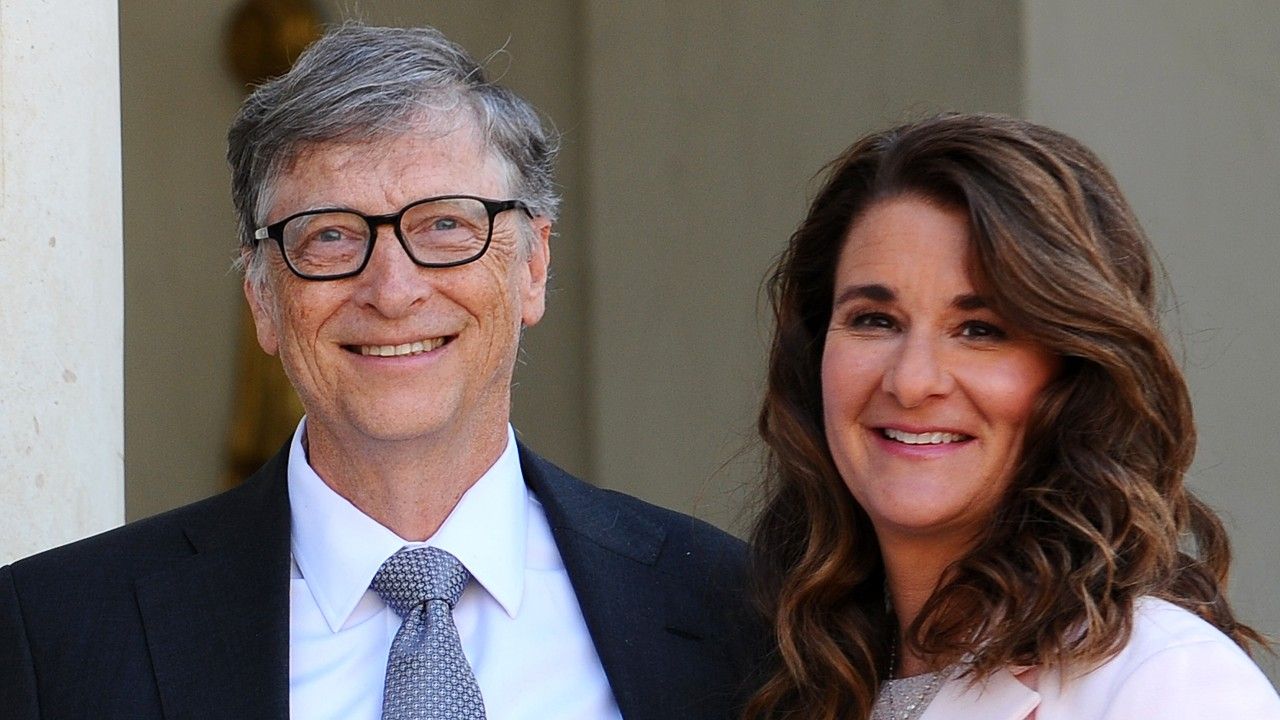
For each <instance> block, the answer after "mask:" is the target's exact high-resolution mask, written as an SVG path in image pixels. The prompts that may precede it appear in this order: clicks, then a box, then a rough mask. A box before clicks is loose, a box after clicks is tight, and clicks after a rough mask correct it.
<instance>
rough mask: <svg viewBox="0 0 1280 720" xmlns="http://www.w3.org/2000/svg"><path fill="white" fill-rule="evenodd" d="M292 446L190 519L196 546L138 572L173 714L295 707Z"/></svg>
mask: <svg viewBox="0 0 1280 720" xmlns="http://www.w3.org/2000/svg"><path fill="white" fill-rule="evenodd" d="M286 454H287V446H286V450H282V451H281V452H280V453H279V454H277V456H276V457H275V458H273V459H272V461H271V462H269V463H268V464H267V465H266V466H264V467H263V469H262V470H259V471H258V473H256V474H255V475H254V476H253V477H252V478H250V479H249V480H248V481H246V483H245V485H244V486H242V487H241V488H239V489H237V490H235V491H232V492H231V493H228V494H227V495H225V496H222V497H220V498H217V499H215V500H214V501H211V503H213V504H212V505H211V510H210V512H207V513H205V514H203V515H200V516H197V518H196V519H195V520H193V521H192V522H190V523H189V524H188V525H187V526H186V527H185V532H186V536H187V540H188V541H189V542H190V544H191V547H192V550H193V553H192V555H190V556H189V557H186V558H183V559H181V560H179V561H176V562H175V563H173V564H172V565H171V566H170V567H169V568H168V569H166V570H163V571H161V572H158V573H155V574H153V575H149V576H147V577H145V578H142V579H140V580H139V581H138V582H137V596H138V606H139V609H140V611H141V613H142V621H143V627H144V630H145V633H146V638H147V644H148V647H149V649H150V651H151V657H152V663H153V667H154V670H155V676H156V683H157V685H158V687H159V689H160V697H161V703H162V705H163V707H164V713H165V716H166V717H168V718H204V717H207V718H229V717H234V718H244V719H258V718H261V719H263V720H266V719H268V718H270V719H273V720H284V719H285V718H287V717H288V714H289V524H290V521H289V499H288V492H287V489H286V488H287V486H286V482H285V468H286V467H287V463H286V461H285V457H286Z"/></svg>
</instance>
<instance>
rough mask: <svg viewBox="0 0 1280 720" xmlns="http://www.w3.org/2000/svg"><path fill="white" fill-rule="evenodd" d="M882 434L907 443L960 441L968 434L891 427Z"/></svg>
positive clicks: (931, 443) (926, 443)
mask: <svg viewBox="0 0 1280 720" xmlns="http://www.w3.org/2000/svg"><path fill="white" fill-rule="evenodd" d="M883 432H884V436H885V437H887V438H889V439H890V440H897V441H898V442H900V443H906V444H907V445H942V444H945V443H953V442H960V441H961V440H965V439H967V438H968V437H969V436H968V435H960V434H958V433H949V432H931V433H928V432H927V433H909V432H903V431H902V430H894V429H892V428H885V429H884V431H883Z"/></svg>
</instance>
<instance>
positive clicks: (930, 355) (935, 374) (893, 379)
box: [881, 335, 955, 407]
mask: <svg viewBox="0 0 1280 720" xmlns="http://www.w3.org/2000/svg"><path fill="white" fill-rule="evenodd" d="M954 386H955V380H954V378H953V377H952V376H951V373H950V371H949V370H948V368H947V367H946V363H945V360H944V357H943V349H942V348H941V347H940V341H938V340H936V339H933V338H929V337H925V336H910V335H908V336H904V337H903V340H902V343H901V344H900V345H899V347H898V351H897V352H896V353H894V354H893V356H891V358H890V361H889V366H888V367H887V368H885V372H884V377H883V379H882V383H881V388H882V389H883V390H884V391H885V392H886V393H888V394H890V395H892V396H893V397H894V398H896V399H897V401H898V403H899V404H901V405H902V406H903V407H916V406H917V405H920V404H921V403H923V402H925V401H926V400H928V399H929V398H932V397H942V396H945V395H947V394H948V393H950V392H951V390H952V389H953V388H954Z"/></svg>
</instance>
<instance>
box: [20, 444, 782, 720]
mask: <svg viewBox="0 0 1280 720" xmlns="http://www.w3.org/2000/svg"><path fill="white" fill-rule="evenodd" d="M287 452H288V447H287V446H286V448H285V449H284V450H282V451H281V452H280V453H279V454H277V455H276V457H275V458H273V459H272V460H271V461H270V462H268V463H267V464H266V465H265V466H263V468H262V469H261V470H259V471H258V472H257V473H255V474H254V475H253V477H251V478H250V479H249V480H248V481H246V482H245V484H244V485H242V486H240V487H239V488H236V489H234V490H231V491H229V492H226V493H223V494H221V495H219V496H217V497H213V498H210V499H208V500H205V501H203V502H199V503H196V504H194V505H190V506H187V507H184V508H179V509H177V510H174V511H171V512H168V513H165V514H163V515H158V516H156V517H153V518H149V519H147V520H142V521H139V522H136V523H132V524H129V525H126V526H125V527H122V528H119V529H116V530H113V531H110V532H107V533H104V534H102V535H98V536H96V537H93V538H89V539H87V540H82V541H80V542H77V543H74V544H71V545H67V546H65V547H62V548H58V549H55V550H50V551H48V552H45V553H42V554H40V555H36V556H34V557H31V558H28V559H26V560H22V561H20V562H17V563H14V564H13V565H12V566H9V567H4V568H0V716H2V717H4V718H13V719H14V720H35V719H36V718H41V719H42V720H64V719H66V720H71V719H73V718H77V719H78V718H93V719H94V720H111V719H115V718H119V719H121V720H124V719H126V718H127V719H128V720H146V719H149V718H166V719H168V720H178V719H179V718H182V719H186V718H228V719H230V718H235V719H236V720H253V719H256V718H274V719H279V720H283V719H284V718H287V717H288V707H289V682H288V680H289V675H288V661H289V660H288V658H289V591H288V585H289V525H290V522H289V498H288V493H287V490H286V482H285V475H286V472H285V469H286V467H287V462H286V457H287ZM520 463H521V468H522V470H523V471H524V476H525V480H526V482H527V483H528V485H529V487H530V489H532V490H533V492H534V493H535V495H536V496H537V497H538V499H539V501H540V502H541V503H542V506H543V508H544V509H545V511H546V514H547V519H548V521H549V522H550V525H551V530H552V533H553V534H554V536H555V540H556V544H557V545H558V546H559V549H560V554H561V556H562V557H563V558H564V564H565V567H566V569H567V570H568V573H569V578H570V580H571V582H572V583H573V587H574V590H575V591H576V592H577V595H578V602H579V603H580V605H581V606H582V612H583V615H584V616H585V617H586V621H587V627H588V629H589V630H590V632H591V636H592V639H593V641H594V642H595V645H596V649H597V651H598V652H599V655H600V660H601V663H602V664H603V665H604V670H605V674H606V675H607V676H608V678H609V683H610V685H611V686H612V688H613V693H614V696H615V697H616V698H617V701H618V707H619V708H620V709H621V710H622V715H623V717H624V718H626V719H627V720H642V719H652V720H672V719H673V718H699V719H700V718H707V719H708V720H709V719H712V718H715V719H716V720H724V719H727V718H730V717H733V715H734V712H735V709H736V708H735V705H737V704H738V703H739V702H740V700H741V695H740V694H739V693H740V691H742V690H744V689H746V688H745V685H744V680H745V678H747V677H748V676H749V673H750V672H751V671H752V670H753V668H754V666H755V662H756V661H755V659H754V657H755V655H756V654H757V651H756V648H759V647H761V645H760V637H761V635H760V632H761V631H760V630H759V627H760V626H759V625H758V624H757V621H755V620H753V619H752V618H751V615H750V614H749V613H748V612H747V611H746V610H745V600H744V598H745V597H746V593H745V592H744V590H743V578H744V574H745V573H744V565H745V557H744V551H743V547H742V544H741V543H740V542H739V541H737V540H735V539H733V538H731V537H729V536H728V535H726V534H724V533H722V532H720V531H718V530H716V529H714V528H712V527H711V526H709V525H707V524H705V523H702V522H700V521H698V520H694V519H692V518H689V517H686V516H683V515H680V514H677V513H673V512H670V511H668V510H663V509H661V508H657V507H654V506H652V505H648V504H646V503H643V502H641V501H639V500H636V499H634V498H631V497H627V496H625V495H621V494H618V493H614V492H609V491H606V490H601V489H599V488H595V487H592V486H590V485H587V484H585V483H583V482H581V481H579V480H577V479H576V478H573V477H571V476H570V475H568V474H567V473H565V472H564V471H562V470H560V469H559V468H557V467H555V466H554V465H552V464H550V463H548V462H546V461H545V460H542V459H541V458H539V457H537V456H536V455H534V454H533V453H531V452H529V451H528V450H526V449H525V448H523V447H522V448H520ZM536 662H537V658H536V657H531V658H530V663H531V664H532V663H536Z"/></svg>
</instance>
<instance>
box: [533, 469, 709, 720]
mask: <svg viewBox="0 0 1280 720" xmlns="http://www.w3.org/2000/svg"><path fill="white" fill-rule="evenodd" d="M520 460H521V469H522V471H523V473H524V476H525V482H526V483H527V484H528V485H529V487H530V488H531V489H532V490H533V491H534V494H535V495H536V496H537V497H538V500H539V501H540V502H541V503H542V506H543V509H544V511H545V512H546V515H547V521H548V522H549V523H550V525H551V531H552V534H553V535H554V537H555V540H556V545H557V546H558V548H559V550H560V555H561V558H562V559H563V560H564V564H565V569H566V570H567V571H568V574H569V579H570V581H571V583H572V584H573V588H574V592H575V594H576V595H577V597H578V604H579V606H580V607H581V608H582V614H583V617H584V619H585V620H586V623H587V629H588V630H589V631H590V633H591V639H592V642H593V643H594V644H595V647H596V652H597V653H598V654H599V656H600V662H601V665H602V666H603V667H604V671H605V675H606V676H607V677H608V678H609V685H610V687H611V688H612V690H613V694H614V698H615V699H616V700H617V702H618V708H619V710H621V711H622V715H623V717H625V718H627V720H644V719H647V718H652V719H653V720H658V719H659V718H661V719H662V720H667V718H670V717H673V715H672V714H671V713H672V711H671V708H674V707H678V706H682V705H683V703H684V702H685V701H686V700H687V698H688V697H689V696H690V693H691V692H693V693H696V692H698V691H704V692H705V691H706V688H696V687H695V688H693V689H692V690H691V689H690V688H687V687H681V686H680V682H681V680H682V679H681V678H675V677H673V676H675V675H679V673H673V672H671V669H672V667H681V665H682V664H686V663H690V662H694V663H695V664H698V663H697V661H696V657H697V654H698V653H699V652H702V651H704V650H703V649H702V648H701V647H700V646H701V641H702V637H701V632H702V628H705V627H707V625H708V623H707V621H706V619H705V618H699V617H693V616H691V615H690V613H696V612H697V610H695V609H696V608H701V607H703V606H704V605H705V602H702V601H700V600H699V599H697V598H690V597H687V595H688V594H689V593H690V592H692V591H691V589H690V588H689V587H688V585H689V584H688V583H680V584H676V583H671V582H670V581H669V580H668V579H667V578H665V577H664V576H663V573H661V572H660V571H659V570H658V569H657V568H656V567H655V564H656V563H657V561H658V558H659V555H660V552H661V550H662V547H663V543H664V540H665V538H666V531H665V530H664V529H663V528H662V527H660V526H658V525H656V524H654V523H653V522H651V521H649V520H648V519H646V518H645V517H643V516H641V515H639V514H637V513H635V512H633V511H631V510H630V509H628V508H627V507H626V506H625V505H623V504H622V503H620V502H618V501H617V500H616V499H615V496H613V495H612V494H609V493H606V492H604V491H601V490H599V489H597V488H593V487H591V486H588V485H586V484H584V483H582V482H580V481H578V480H575V479H573V478H571V477H569V476H568V475H567V474H565V473H564V472H563V471H561V470H560V469H559V468H556V467H555V466H553V465H550V464H549V463H546V462H545V461H543V460H541V459H540V458H537V457H536V456H534V455H533V454H532V453H530V452H528V451H527V450H526V449H525V448H523V447H521V448H520ZM682 594H683V595H682ZM690 676H691V677H692V678H696V677H698V676H699V674H698V672H697V671H696V670H694V671H693V672H691V673H690ZM691 682H696V680H691ZM676 716H679V717H687V716H686V715H676Z"/></svg>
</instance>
